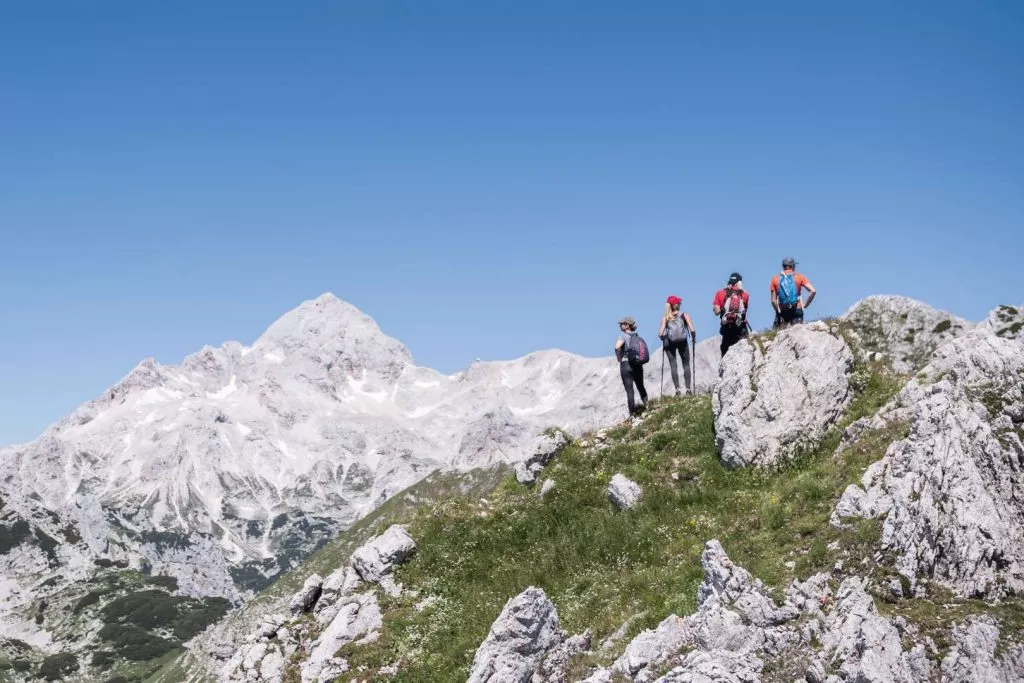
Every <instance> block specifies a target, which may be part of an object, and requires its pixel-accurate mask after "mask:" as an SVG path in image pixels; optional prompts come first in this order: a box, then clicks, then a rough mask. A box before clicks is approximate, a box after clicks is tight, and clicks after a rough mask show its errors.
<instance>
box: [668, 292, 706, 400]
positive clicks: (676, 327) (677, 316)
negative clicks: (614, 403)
mask: <svg viewBox="0 0 1024 683" xmlns="http://www.w3.org/2000/svg"><path fill="white" fill-rule="evenodd" d="M682 303H683V300H682V299H680V298H679V297H678V296H676V295H674V294H673V295H672V296H670V297H669V298H668V299H666V301H665V314H664V315H663V316H661V327H660V328H659V329H658V336H659V337H660V338H661V352H662V353H664V354H665V355H666V356H668V365H669V367H670V368H671V370H672V385H673V386H674V387H675V388H676V396H679V395H680V393H681V392H680V391H679V369H678V367H677V365H676V354H677V353H678V354H679V360H681V361H682V362H683V379H684V380H685V381H686V385H685V386H684V387H683V388H684V389H686V390H687V391H689V392H691V393H692V392H693V377H692V374H691V372H690V343H689V338H693V337H696V335H697V332H696V330H695V329H694V327H693V320H691V319H690V315H689V314H688V313H684V312H683V311H682V309H681V308H680V306H681V305H682ZM687 334H689V338H688V337H687ZM662 379H663V380H664V371H663V372H662Z"/></svg>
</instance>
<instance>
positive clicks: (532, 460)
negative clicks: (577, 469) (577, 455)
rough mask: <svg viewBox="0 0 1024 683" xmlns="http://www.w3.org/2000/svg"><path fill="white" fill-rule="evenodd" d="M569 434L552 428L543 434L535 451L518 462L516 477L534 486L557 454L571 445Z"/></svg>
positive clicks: (538, 439)
mask: <svg viewBox="0 0 1024 683" xmlns="http://www.w3.org/2000/svg"><path fill="white" fill-rule="evenodd" d="M570 441H571V439H570V438H569V435H568V434H566V433H565V432H563V431H562V430H561V429H552V430H550V431H547V432H545V433H544V434H541V435H540V436H539V437H538V438H537V441H536V443H535V445H534V448H533V453H532V454H531V455H530V457H528V458H527V459H526V460H523V461H521V462H517V463H516V466H515V472H516V479H517V480H518V481H519V483H520V484H524V485H526V486H532V485H533V483H534V482H535V481H536V480H537V474H539V473H540V471H541V470H543V469H544V468H545V467H547V465H548V463H549V462H551V461H552V460H553V459H554V458H555V456H557V455H558V454H559V453H560V452H561V451H562V449H563V448H565V447H566V446H567V445H569V443H570Z"/></svg>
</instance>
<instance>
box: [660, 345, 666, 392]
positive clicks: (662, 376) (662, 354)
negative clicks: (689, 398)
mask: <svg viewBox="0 0 1024 683" xmlns="http://www.w3.org/2000/svg"><path fill="white" fill-rule="evenodd" d="M658 396H661V397H662V398H665V342H664V340H662V342H661V393H659V394H658Z"/></svg>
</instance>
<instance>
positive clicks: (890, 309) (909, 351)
mask: <svg viewBox="0 0 1024 683" xmlns="http://www.w3.org/2000/svg"><path fill="white" fill-rule="evenodd" d="M840 320H842V321H843V322H844V323H846V325H844V327H845V329H846V332H847V333H848V334H849V335H850V336H851V337H852V339H853V340H854V341H855V342H856V345H857V347H858V348H859V349H861V351H862V352H863V353H865V355H867V356H868V357H876V356H877V357H881V358H885V359H887V360H888V361H889V362H890V363H891V364H892V367H893V369H894V370H896V371H897V372H911V371H914V370H916V369H918V368H920V367H923V366H924V365H925V364H926V363H927V362H928V359H929V358H930V357H931V355H932V353H934V352H935V350H936V349H937V348H938V347H939V346H941V345H942V344H944V343H945V342H947V341H949V340H951V339H953V338H955V337H957V336H959V335H961V334H964V333H965V332H968V331H969V330H971V329H972V328H973V327H974V325H973V324H972V323H969V322H967V321H966V320H963V319H961V318H958V317H956V316H954V315H951V314H949V313H946V312H945V311H940V310H938V309H935V308H932V307H931V306H928V305H927V304H923V303H921V302H920V301H915V300H914V299H908V298H907V297H904V296H869V297H868V298H866V299H862V300H861V301H858V302H857V303H856V304H854V305H853V306H851V307H850V309H849V310H847V311H846V313H844V314H843V315H842V316H841V318H840Z"/></svg>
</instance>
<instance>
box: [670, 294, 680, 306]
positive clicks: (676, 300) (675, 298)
mask: <svg viewBox="0 0 1024 683" xmlns="http://www.w3.org/2000/svg"><path fill="white" fill-rule="evenodd" d="M666 301H668V303H669V305H671V306H675V305H676V304H681V303H683V300H682V299H680V298H679V297H678V296H676V295H675V294H673V295H672V296H670V297H669V298H668V299H666Z"/></svg>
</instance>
